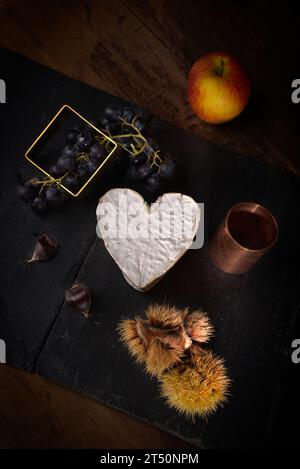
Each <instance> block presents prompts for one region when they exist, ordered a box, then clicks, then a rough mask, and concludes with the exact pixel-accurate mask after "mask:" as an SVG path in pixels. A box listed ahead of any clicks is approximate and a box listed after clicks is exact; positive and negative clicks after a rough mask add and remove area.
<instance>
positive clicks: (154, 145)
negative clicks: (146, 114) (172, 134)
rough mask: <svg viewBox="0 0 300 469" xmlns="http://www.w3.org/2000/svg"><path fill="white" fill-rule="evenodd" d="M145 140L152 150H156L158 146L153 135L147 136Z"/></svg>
mask: <svg viewBox="0 0 300 469" xmlns="http://www.w3.org/2000/svg"><path fill="white" fill-rule="evenodd" d="M147 142H148V144H149V145H150V147H152V148H153V150H154V151H158V150H159V146H158V144H157V141H156V140H154V138H153V137H148V139H147Z"/></svg>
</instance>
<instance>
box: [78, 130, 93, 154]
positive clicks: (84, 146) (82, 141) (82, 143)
mask: <svg viewBox="0 0 300 469" xmlns="http://www.w3.org/2000/svg"><path fill="white" fill-rule="evenodd" d="M92 143H93V138H92V136H91V135H88V134H86V133H85V134H84V133H80V134H78V136H77V140H76V143H75V149H76V151H88V149H89V147H90V145H92Z"/></svg>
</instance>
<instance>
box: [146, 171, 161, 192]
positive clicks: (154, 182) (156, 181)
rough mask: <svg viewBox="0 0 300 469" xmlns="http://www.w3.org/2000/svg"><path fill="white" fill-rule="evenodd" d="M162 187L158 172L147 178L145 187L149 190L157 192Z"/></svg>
mask: <svg viewBox="0 0 300 469" xmlns="http://www.w3.org/2000/svg"><path fill="white" fill-rule="evenodd" d="M161 188H162V182H161V180H160V177H159V175H158V174H152V176H150V177H149V179H147V189H148V190H149V191H150V192H157V191H159V190H160V189H161Z"/></svg>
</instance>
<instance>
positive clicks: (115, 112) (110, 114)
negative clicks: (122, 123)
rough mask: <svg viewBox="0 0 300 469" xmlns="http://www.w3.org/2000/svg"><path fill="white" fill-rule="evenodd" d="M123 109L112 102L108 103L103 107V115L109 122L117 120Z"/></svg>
mask: <svg viewBox="0 0 300 469" xmlns="http://www.w3.org/2000/svg"><path fill="white" fill-rule="evenodd" d="M122 114H123V111H122V109H119V108H118V107H117V106H114V105H113V104H110V105H108V106H107V107H106V108H105V111H104V116H105V117H106V119H107V120H108V121H110V122H118V121H119V119H120V117H122Z"/></svg>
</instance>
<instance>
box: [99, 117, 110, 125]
mask: <svg viewBox="0 0 300 469" xmlns="http://www.w3.org/2000/svg"><path fill="white" fill-rule="evenodd" d="M106 124H110V121H109V120H108V119H106V117H103V116H102V117H101V119H100V126H101V127H104V126H105V125H106Z"/></svg>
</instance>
